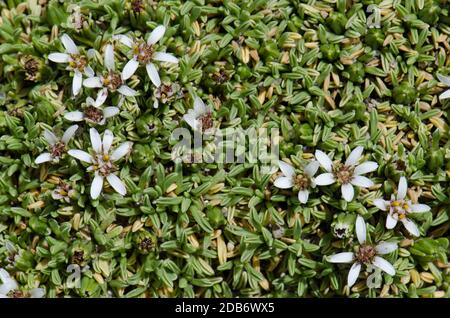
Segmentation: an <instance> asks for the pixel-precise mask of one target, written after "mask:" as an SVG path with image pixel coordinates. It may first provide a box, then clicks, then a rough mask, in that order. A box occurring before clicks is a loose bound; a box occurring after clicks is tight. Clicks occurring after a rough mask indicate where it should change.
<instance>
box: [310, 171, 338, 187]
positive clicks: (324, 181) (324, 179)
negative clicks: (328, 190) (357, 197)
mask: <svg viewBox="0 0 450 318" xmlns="http://www.w3.org/2000/svg"><path fill="white" fill-rule="evenodd" d="M314 181H315V183H316V184H317V185H320V186H325V185H330V184H333V183H335V182H336V179H335V178H334V175H333V174H332V173H328V172H327V173H322V174H319V175H318V176H317V177H316V178H315V179H314Z"/></svg>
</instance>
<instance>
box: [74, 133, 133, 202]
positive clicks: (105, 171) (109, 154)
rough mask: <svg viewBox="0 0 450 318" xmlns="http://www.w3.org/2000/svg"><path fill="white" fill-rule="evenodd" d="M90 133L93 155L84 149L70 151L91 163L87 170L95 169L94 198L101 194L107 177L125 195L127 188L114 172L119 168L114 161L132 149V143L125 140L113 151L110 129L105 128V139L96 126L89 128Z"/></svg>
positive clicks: (92, 187) (92, 190)
mask: <svg viewBox="0 0 450 318" xmlns="http://www.w3.org/2000/svg"><path fill="white" fill-rule="evenodd" d="M89 134H90V137H91V144H92V148H93V150H94V154H93V155H92V156H91V155H90V154H88V153H87V152H85V151H83V150H77V149H71V150H69V151H68V153H69V155H71V156H72V157H75V158H77V159H78V160H81V161H84V162H87V163H90V164H91V166H89V167H88V169H87V170H88V171H94V173H95V176H94V180H93V181H92V185H91V197H92V199H97V198H98V197H99V196H100V193H101V192H102V189H103V181H104V179H105V178H106V180H108V183H109V184H110V185H111V187H112V188H113V189H114V190H116V191H117V192H118V193H119V194H121V195H125V194H126V193H127V189H126V188H125V184H124V183H123V182H122V181H121V180H120V179H119V177H117V176H116V175H115V174H114V172H115V171H117V170H118V168H117V167H116V166H115V165H114V163H115V162H116V161H118V160H119V159H120V158H122V157H124V156H125V155H127V154H128V153H129V152H130V151H131V146H132V143H131V142H124V143H122V144H121V145H120V146H119V147H117V148H116V149H115V150H114V151H111V145H112V142H113V139H114V136H113V133H112V132H111V131H110V130H108V129H106V130H105V132H104V134H103V141H102V139H101V137H100V134H99V133H98V131H97V130H96V129H95V128H91V129H90V130H89Z"/></svg>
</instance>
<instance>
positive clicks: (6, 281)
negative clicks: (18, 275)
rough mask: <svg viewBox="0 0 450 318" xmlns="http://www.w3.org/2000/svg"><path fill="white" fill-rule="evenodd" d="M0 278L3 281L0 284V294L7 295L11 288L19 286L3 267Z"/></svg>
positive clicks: (0, 270) (0, 269)
mask: <svg viewBox="0 0 450 318" xmlns="http://www.w3.org/2000/svg"><path fill="white" fill-rule="evenodd" d="M0 280H1V282H2V284H0V295H7V294H8V293H9V292H10V291H11V290H14V289H18V288H19V285H18V284H17V282H16V280H15V279H14V278H12V277H11V276H10V275H9V273H8V272H7V271H6V270H4V269H3V268H0Z"/></svg>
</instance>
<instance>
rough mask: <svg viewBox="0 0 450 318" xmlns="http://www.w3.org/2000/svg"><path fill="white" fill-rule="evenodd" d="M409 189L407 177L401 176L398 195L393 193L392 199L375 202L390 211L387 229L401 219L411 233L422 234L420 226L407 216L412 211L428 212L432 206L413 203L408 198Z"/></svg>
mask: <svg viewBox="0 0 450 318" xmlns="http://www.w3.org/2000/svg"><path fill="white" fill-rule="evenodd" d="M407 191H408V182H407V181H406V178H405V177H400V181H399V183H398V189H397V196H396V197H395V196H394V195H392V197H391V200H390V201H385V200H383V199H376V200H374V201H373V203H374V204H375V206H376V207H377V208H379V209H380V210H382V211H388V215H387V218H386V228H387V229H389V230H390V229H393V228H394V227H395V226H396V225H397V222H398V221H400V222H402V223H403V225H404V226H405V228H406V229H407V230H408V232H409V233H411V234H412V235H414V236H420V231H419V228H418V227H417V225H416V224H415V223H414V222H413V221H411V220H410V219H409V218H408V217H407V216H408V215H409V214H410V213H424V212H428V211H430V209H431V208H430V207H429V206H428V205H426V204H412V203H411V200H406V193H407Z"/></svg>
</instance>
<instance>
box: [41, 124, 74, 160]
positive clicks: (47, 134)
mask: <svg viewBox="0 0 450 318" xmlns="http://www.w3.org/2000/svg"><path fill="white" fill-rule="evenodd" d="M77 129H78V125H73V126H70V127H69V128H67V130H66V131H65V132H64V134H63V136H62V137H61V138H58V137H56V136H55V134H54V133H52V132H51V131H49V130H47V129H46V130H44V138H45V140H46V141H47V142H48V144H49V145H50V152H44V153H42V154H40V155H39V156H38V157H37V158H36V160H35V163H37V164H40V163H43V162H48V161H53V162H58V161H59V159H60V158H61V156H62V155H63V154H64V153H65V152H66V147H67V144H68V143H69V141H70V139H72V137H73V135H74V134H75V132H76V131H77Z"/></svg>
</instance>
